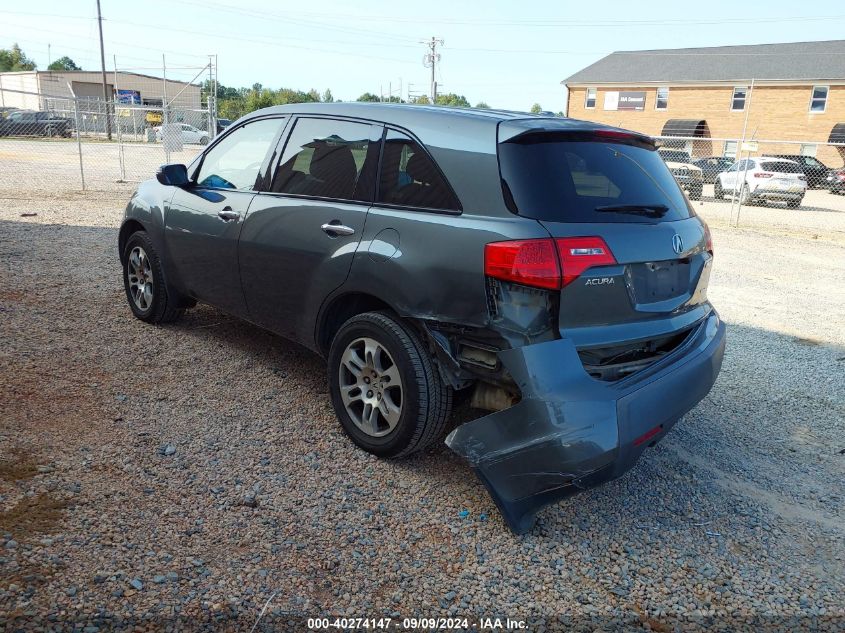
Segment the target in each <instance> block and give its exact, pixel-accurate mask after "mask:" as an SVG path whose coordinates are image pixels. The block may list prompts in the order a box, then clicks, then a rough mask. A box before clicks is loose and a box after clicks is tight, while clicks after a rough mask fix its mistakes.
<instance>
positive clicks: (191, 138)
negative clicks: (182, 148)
mask: <svg viewBox="0 0 845 633" xmlns="http://www.w3.org/2000/svg"><path fill="white" fill-rule="evenodd" d="M174 125H178V126H179V128H180V131H181V133H182V142H183V143H184V144H186V145H208V132H206V131H205V130H200V129H199V128H195V127H194V126H193V125H188V124H187V123H175V124H174ZM153 129H154V130H155V133H156V141H158V142H159V143H160V142H161V141H162V138H163V134H162V126H160V125H159V126H158V127H154V128H153Z"/></svg>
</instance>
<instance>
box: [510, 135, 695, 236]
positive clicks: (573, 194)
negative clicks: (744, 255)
mask: <svg viewBox="0 0 845 633" xmlns="http://www.w3.org/2000/svg"><path fill="white" fill-rule="evenodd" d="M540 138H541V139H542V140H540V141H539V142H538V141H537V140H535V139H532V138H531V137H528V138H527V139H523V140H521V141H520V140H517V141H516V142H507V143H502V144H500V145H499V163H500V166H501V170H502V186H503V188H504V192H505V197H506V199H508V201H509V204H510V205H511V207H512V210H513V211H515V212H516V213H519V214H520V215H523V216H526V217H530V218H535V219H537V220H549V221H554V222H655V221H658V219H659V221H662V222H667V221H672V220H681V219H685V218H688V217H690V216H691V215H692V212H691V208H690V207H689V206H688V203H687V200H686V198H685V197H684V194H683V192H682V191H681V190H680V188H679V187H678V184H677V182H676V181H675V179H674V177H673V176H672V174H671V173H670V172H669V169H668V168H667V167H666V164H665V163H664V162H663V161H662V160H661V158H660V156H659V155H658V153H657V152H656V151H654V150H651V149H646V148H644V147H638V146H634V145H626V144H620V143H608V142H600V141H565V140H564V141H561V140H556V139H553V138H551V139H550V138H548V137H540ZM655 208H658V209H660V211H659V212H658V213H656V212H655V211H654V210H655ZM664 208H665V210H664ZM638 211H641V212H638Z"/></svg>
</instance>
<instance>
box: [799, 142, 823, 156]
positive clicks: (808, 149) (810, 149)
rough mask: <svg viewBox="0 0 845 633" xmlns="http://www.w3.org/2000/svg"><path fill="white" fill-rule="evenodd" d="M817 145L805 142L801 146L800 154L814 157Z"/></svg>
mask: <svg viewBox="0 0 845 633" xmlns="http://www.w3.org/2000/svg"><path fill="white" fill-rule="evenodd" d="M818 147H819V146H818V145H815V144H807V145H802V146H801V156H811V157H812V158H815V157H816V150H817V149H818Z"/></svg>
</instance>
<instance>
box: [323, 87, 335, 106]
mask: <svg viewBox="0 0 845 633" xmlns="http://www.w3.org/2000/svg"><path fill="white" fill-rule="evenodd" d="M323 102H324V103H334V96H332V91H331V90H329V89H328V88H326V91H325V92H324V93H323Z"/></svg>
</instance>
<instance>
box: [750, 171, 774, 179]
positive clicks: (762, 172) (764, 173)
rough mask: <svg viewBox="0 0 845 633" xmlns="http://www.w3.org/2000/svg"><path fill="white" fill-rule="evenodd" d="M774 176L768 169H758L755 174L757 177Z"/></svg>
mask: <svg viewBox="0 0 845 633" xmlns="http://www.w3.org/2000/svg"><path fill="white" fill-rule="evenodd" d="M772 176H774V174H770V173H769V172H767V171H758V172H757V173H755V174H754V177H755V178H771V177H772Z"/></svg>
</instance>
